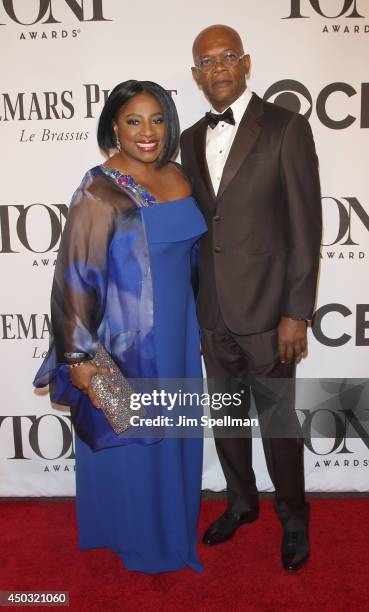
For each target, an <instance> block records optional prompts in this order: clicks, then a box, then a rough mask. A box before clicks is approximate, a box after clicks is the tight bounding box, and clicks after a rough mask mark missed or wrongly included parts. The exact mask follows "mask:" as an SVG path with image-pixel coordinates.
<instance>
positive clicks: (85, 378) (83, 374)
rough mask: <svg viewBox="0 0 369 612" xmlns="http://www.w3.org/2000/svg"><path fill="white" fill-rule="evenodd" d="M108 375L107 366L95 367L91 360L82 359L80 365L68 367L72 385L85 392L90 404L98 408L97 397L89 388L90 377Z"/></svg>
mask: <svg viewBox="0 0 369 612" xmlns="http://www.w3.org/2000/svg"><path fill="white" fill-rule="evenodd" d="M96 374H98V375H99V376H108V375H109V374H110V370H109V368H103V367H102V366H99V367H97V366H96V365H95V364H93V363H92V362H91V361H84V362H83V363H82V364H81V365H79V366H78V367H75V368H69V376H70V380H71V383H72V385H74V386H75V387H77V389H79V390H80V391H82V393H85V394H86V395H88V397H89V398H90V400H91V402H92V404H93V405H94V406H95V408H97V409H98V410H100V406H99V405H98V401H97V397H96V396H95V394H94V392H93V391H92V388H91V386H90V385H91V379H92V377H93V376H96Z"/></svg>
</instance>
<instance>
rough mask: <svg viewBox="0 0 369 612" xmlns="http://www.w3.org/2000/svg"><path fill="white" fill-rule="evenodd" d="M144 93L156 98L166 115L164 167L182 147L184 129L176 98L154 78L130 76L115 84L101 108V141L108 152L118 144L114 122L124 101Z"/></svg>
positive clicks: (101, 144)
mask: <svg viewBox="0 0 369 612" xmlns="http://www.w3.org/2000/svg"><path fill="white" fill-rule="evenodd" d="M144 92H145V93H148V94H150V95H152V96H154V98H156V100H157V101H158V103H159V106H160V108H161V110H162V113H163V116H164V125H165V145H164V148H163V151H162V153H161V155H160V157H159V159H158V162H157V166H158V168H161V167H162V166H164V165H165V164H166V163H167V162H168V161H169V160H170V159H171V158H172V157H174V155H175V153H176V152H177V150H178V145H179V134H180V129H179V119H178V114H177V109H176V107H175V104H174V102H173V100H172V97H171V96H170V94H169V93H168V92H167V91H166V90H165V89H164V88H163V87H161V86H160V85H158V84H157V83H154V82H153V81H135V80H133V79H130V80H129V81H124V82H123V83H119V84H118V85H116V87H114V89H113V90H112V91H111V92H110V95H109V97H108V99H107V100H106V102H105V104H104V108H103V109H102V111H101V115H100V119H99V125H98V128H97V142H98V144H99V147H100V149H102V150H103V151H105V152H106V153H107V152H108V151H109V149H114V148H115V147H116V137H115V133H114V128H113V123H114V121H115V120H116V118H117V116H118V114H119V112H120V110H121V108H122V106H124V104H126V103H127V102H128V101H129V100H130V99H131V98H133V97H134V96H136V95H137V94H140V93H144Z"/></svg>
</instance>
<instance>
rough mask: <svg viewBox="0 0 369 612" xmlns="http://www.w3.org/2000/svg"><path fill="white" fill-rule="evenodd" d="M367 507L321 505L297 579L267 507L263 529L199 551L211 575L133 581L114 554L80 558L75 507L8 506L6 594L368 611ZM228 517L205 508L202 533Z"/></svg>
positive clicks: (2, 583)
mask: <svg viewBox="0 0 369 612" xmlns="http://www.w3.org/2000/svg"><path fill="white" fill-rule="evenodd" d="M368 504H369V502H368V500H366V499H353V500H350V499H344V500H342V499H333V500H327V499H323V500H314V501H312V502H311V543H312V555H311V559H310V561H309V563H308V565H307V566H306V567H305V568H304V569H303V570H301V572H299V573H297V574H295V575H289V574H286V573H285V572H284V571H283V570H282V568H281V565H280V558H279V547H280V528H279V524H278V522H277V518H276V517H275V515H274V511H273V507H272V503H271V502H269V501H263V502H262V513H261V518H260V520H259V521H258V522H257V523H254V524H253V525H248V526H244V527H242V528H241V529H240V531H239V532H238V533H237V535H236V536H235V538H234V539H233V540H231V541H230V542H228V543H227V544H223V545H221V546H218V547H215V548H206V547H204V546H202V545H201V546H200V548H199V550H200V556H201V559H202V561H203V563H204V566H205V571H204V573H203V574H196V573H195V572H193V571H191V570H183V571H181V572H176V573H173V574H172V573H168V574H161V575H156V576H147V575H145V574H134V573H132V574H130V573H128V572H127V571H126V570H125V569H123V567H122V564H121V562H120V560H119V559H118V558H116V557H115V556H114V555H113V553H111V552H110V551H108V550H101V549H100V550H95V551H89V552H81V551H79V550H77V549H76V526H75V513H74V503H73V502H58V501H55V502H39V501H35V502H2V503H0V513H1V532H0V533H1V535H0V569H1V572H0V590H7V591H9V590H12V589H21V590H63V591H69V592H70V608H69V609H72V610H76V611H77V610H78V611H80V610H91V611H95V610H96V611H99V612H103V611H104V610H110V611H113V612H114V611H115V610H124V611H127V612H131V611H132V612H133V611H138V612H141V611H142V612H144V611H145V612H147V611H149V612H151V611H154V610H155V612H159V611H160V612H161V611H165V612H167V611H168V612H177V611H181V610H183V611H186V612H193V611H197V610H199V611H201V612H207V611H213V610H223V609H224V610H226V612H230V611H235V610H237V611H238V610H241V611H242V612H244V611H247V612H249V611H250V612H254V611H258V612H259V611H270V612H278V611H281V612H282V611H284V612H289V611H291V612H292V611H293V612H295V611H305V610H309V611H313V610H314V612H315V611H316V612H326V611H329V612H341V611H342V612H347V611H348V610H355V612H358V611H360V612H361V611H364V610H365V611H367V610H368V609H369V597H368V586H369V545H368V539H369V536H368V519H369V511H368ZM223 508H224V502H218V501H205V502H203V505H202V513H201V521H200V528H201V532H202V531H203V529H204V527H205V526H207V525H208V523H209V522H210V521H212V520H213V519H215V518H216V517H217V516H218V514H219V513H220V512H221V511H222V509H223ZM33 609H40V610H41V609H45V608H40V607H37V608H33Z"/></svg>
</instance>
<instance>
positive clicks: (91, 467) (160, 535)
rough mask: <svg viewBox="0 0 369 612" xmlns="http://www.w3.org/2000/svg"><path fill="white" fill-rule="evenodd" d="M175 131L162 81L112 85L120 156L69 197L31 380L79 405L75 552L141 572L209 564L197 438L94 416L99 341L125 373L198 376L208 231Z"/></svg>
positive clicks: (111, 132)
mask: <svg viewBox="0 0 369 612" xmlns="http://www.w3.org/2000/svg"><path fill="white" fill-rule="evenodd" d="M178 138H179V126H178V118H177V114H176V110H175V106H174V103H173V102H172V100H171V98H170V96H169V95H168V94H167V92H166V91H165V90H163V89H162V88H161V87H160V86H158V85H156V84H154V83H151V82H147V81H141V82H139V81H127V82H125V83H121V84H120V85H118V86H117V87H116V88H114V90H113V91H112V92H111V94H110V96H109V98H108V100H107V102H106V104H105V106H104V109H103V111H102V114H101V117H100V122H99V129H98V141H99V145H100V146H101V147H102V148H103V149H105V150H109V149H111V148H114V147H116V152H115V154H114V155H113V156H112V157H111V158H110V159H108V161H107V162H106V163H105V164H103V165H101V166H97V167H95V168H93V169H92V170H90V171H89V172H88V173H87V174H86V175H85V177H84V179H83V181H82V184H81V186H80V188H79V189H78V190H77V191H76V193H75V195H74V197H73V201H72V203H71V207H70V212H69V215H68V220H67V223H66V227H65V230H64V233H63V237H62V241H61V246H60V251H59V256H58V262H57V266H56V271H55V277H54V284H53V291H52V300H51V319H52V328H53V343H52V346H51V349H50V351H49V354H48V357H47V358H46V360H45V362H44V363H43V365H42V367H41V368H40V370H39V372H38V374H37V376H36V380H35V384H36V386H43V385H45V384H48V383H52V391H51V396H52V399H53V400H54V401H59V402H61V403H67V404H69V405H70V406H71V409H72V415H73V418H74V424H75V428H76V485H77V486H76V489H77V518H78V525H79V547H80V548H81V549H90V548H97V547H109V548H111V549H112V550H113V551H115V552H116V553H117V554H118V555H119V556H120V558H121V559H122V561H123V563H124V565H125V567H126V568H127V569H129V570H134V571H142V572H147V573H155V572H164V571H173V570H177V569H181V568H185V567H190V568H192V569H194V570H201V569H202V567H201V564H200V561H199V559H198V556H197V552H196V542H197V519H198V512H199V505H200V494H201V471H202V439H201V437H199V435H198V433H197V435H196V437H193V438H191V437H173V435H167V432H166V431H165V430H164V431H162V432H161V435H160V437H155V436H154V435H153V436H152V437H151V436H149V435H146V437H144V436H140V435H135V432H132V430H133V428H132V427H131V428H128V430H126V432H125V433H124V435H121V436H118V435H117V434H115V433H114V432H113V431H112V430H111V428H110V426H109V424H108V422H107V420H106V418H105V416H104V414H103V413H102V412H101V411H100V410H97V407H98V405H97V399H96V397H95V396H94V393H93V391H92V390H91V387H90V382H91V379H92V377H93V376H94V375H96V373H97V368H96V366H95V365H94V364H93V363H91V360H92V359H93V357H94V355H95V354H96V351H97V347H98V345H99V344H102V345H103V346H104V347H105V349H106V350H107V351H108V352H109V353H110V354H111V355H112V356H113V358H114V361H115V363H116V364H117V365H118V366H119V368H120V369H121V371H122V373H123V375H124V376H125V377H127V378H136V379H137V378H141V379H143V378H155V379H173V378H175V379H184V378H187V379H189V378H190V379H199V378H201V361H200V353H199V331H198V326H197V321H196V314H195V302H194V295H193V290H192V286H191V273H192V268H193V265H194V259H195V254H196V249H197V244H198V240H199V238H200V237H201V235H202V234H203V233H204V232H205V231H206V226H205V222H204V219H203V217H202V215H201V213H200V211H199V209H198V207H197V205H196V202H195V200H194V199H193V197H192V196H191V188H190V185H189V183H188V181H187V179H186V177H185V176H184V175H183V174H182V172H181V170H180V168H179V167H178V165H177V164H174V163H172V162H171V161H170V159H171V157H172V156H173V154H174V153H175V150H176V148H177V146H178ZM107 373H108V372H106V371H104V370H102V371H99V372H98V374H99V375H103V374H107ZM162 410H163V411H164V412H165V409H164V408H162Z"/></svg>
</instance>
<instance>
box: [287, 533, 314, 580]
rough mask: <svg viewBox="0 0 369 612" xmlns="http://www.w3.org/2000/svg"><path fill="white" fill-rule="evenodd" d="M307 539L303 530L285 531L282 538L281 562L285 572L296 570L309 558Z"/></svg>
mask: <svg viewBox="0 0 369 612" xmlns="http://www.w3.org/2000/svg"><path fill="white" fill-rule="evenodd" d="M309 553H310V549H309V539H308V536H307V534H306V533H305V532H303V531H302V532H300V531H285V532H284V534H283V540H282V564H283V567H284V569H285V570H287V572H297V570H299V569H300V568H301V567H302V566H303V565H305V563H306V561H307V560H308V558H309Z"/></svg>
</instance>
